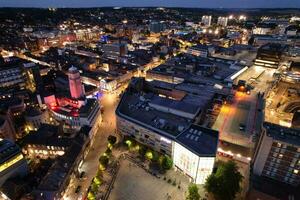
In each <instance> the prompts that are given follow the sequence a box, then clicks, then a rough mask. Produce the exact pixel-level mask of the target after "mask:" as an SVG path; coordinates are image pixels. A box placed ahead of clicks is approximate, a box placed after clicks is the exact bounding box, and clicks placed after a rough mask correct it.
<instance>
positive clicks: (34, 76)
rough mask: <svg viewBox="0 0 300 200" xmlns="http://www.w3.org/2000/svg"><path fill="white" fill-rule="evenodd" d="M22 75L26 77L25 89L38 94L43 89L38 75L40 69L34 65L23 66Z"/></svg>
mask: <svg viewBox="0 0 300 200" xmlns="http://www.w3.org/2000/svg"><path fill="white" fill-rule="evenodd" d="M24 73H25V77H26V88H28V89H29V90H31V91H33V92H35V91H37V92H38V93H40V92H41V91H42V88H43V82H42V78H41V74H40V68H39V66H38V65H36V64H35V63H27V64H24Z"/></svg>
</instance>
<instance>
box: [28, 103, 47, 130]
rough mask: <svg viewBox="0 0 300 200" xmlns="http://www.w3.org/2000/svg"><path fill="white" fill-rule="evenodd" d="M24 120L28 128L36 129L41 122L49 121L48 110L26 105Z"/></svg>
mask: <svg viewBox="0 0 300 200" xmlns="http://www.w3.org/2000/svg"><path fill="white" fill-rule="evenodd" d="M25 120H26V125H27V126H28V129H30V130H34V129H38V128H39V127H40V126H41V124H45V123H47V122H48V121H49V115H48V111H47V110H45V109H44V110H42V109H38V108H34V107H27V108H26V111H25ZM26 128H27V127H26Z"/></svg>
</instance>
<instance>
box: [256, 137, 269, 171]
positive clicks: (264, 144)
mask: <svg viewBox="0 0 300 200" xmlns="http://www.w3.org/2000/svg"><path fill="white" fill-rule="evenodd" d="M262 134H264V135H263V138H262V141H261V145H260V147H259V150H258V152H257V157H256V158H255V161H254V166H253V172H254V174H256V175H259V176H260V175H261V173H262V171H263V168H264V165H265V163H266V160H267V158H268V155H269V152H270V149H271V146H272V142H273V141H272V138H270V137H267V136H266V135H265V134H266V133H262Z"/></svg>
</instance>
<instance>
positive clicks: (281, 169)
mask: <svg viewBox="0 0 300 200" xmlns="http://www.w3.org/2000/svg"><path fill="white" fill-rule="evenodd" d="M264 127H265V130H264V131H263V133H262V135H261V138H260V141H259V147H258V149H257V152H256V157H255V160H254V165H253V172H254V174H255V175H258V176H265V177H268V178H271V179H275V180H276V181H280V182H284V183H287V184H290V185H293V186H298V185H299V183H300V159H299V158H300V134H299V133H300V132H299V130H297V129H293V128H286V127H283V126H280V125H277V124H271V123H268V122H266V123H265V124H264Z"/></svg>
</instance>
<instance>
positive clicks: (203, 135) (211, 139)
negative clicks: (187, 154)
mask: <svg viewBox="0 0 300 200" xmlns="http://www.w3.org/2000/svg"><path fill="white" fill-rule="evenodd" d="M175 141H176V142H177V143H179V144H181V145H183V146H184V147H185V148H187V149H189V150H190V151H192V152H194V153H195V154H196V155H198V156H203V157H215V156H216V153H217V149H218V141H219V132H218V131H215V130H212V129H208V128H204V127H201V126H198V125H195V124H192V125H191V126H190V127H189V128H187V129H186V130H185V131H184V132H182V133H181V134H180V135H179V136H178V137H177V138H176V140H175Z"/></svg>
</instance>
